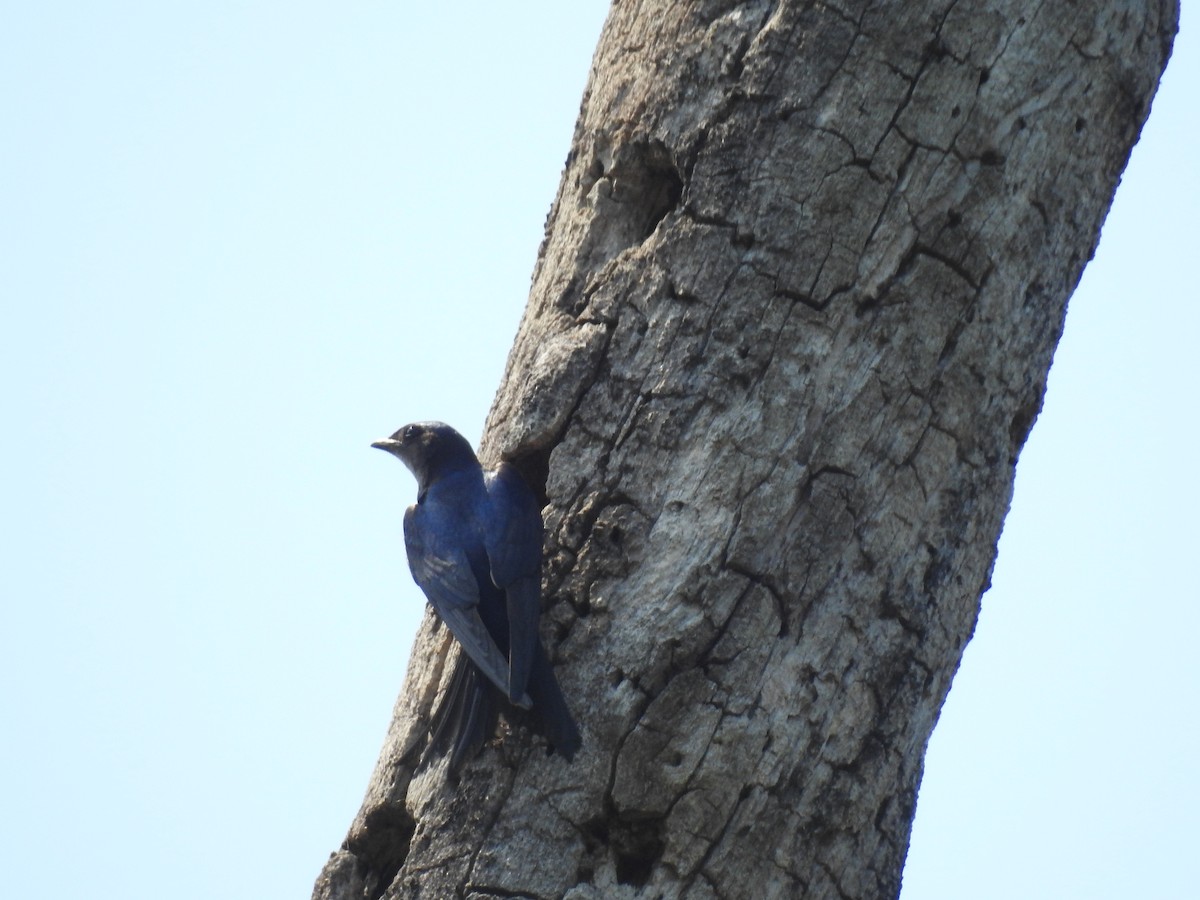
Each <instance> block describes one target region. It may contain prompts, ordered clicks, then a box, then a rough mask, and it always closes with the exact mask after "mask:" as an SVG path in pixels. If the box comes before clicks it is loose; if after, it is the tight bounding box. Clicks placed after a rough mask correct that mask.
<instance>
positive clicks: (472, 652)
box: [404, 506, 530, 709]
mask: <svg viewBox="0 0 1200 900" xmlns="http://www.w3.org/2000/svg"><path fill="white" fill-rule="evenodd" d="M423 519H424V517H422V516H421V514H420V512H419V507H416V506H410V507H409V508H408V511H407V512H406V513H405V514H404V543H405V546H406V547H407V548H408V566H409V569H411V570H412V576H413V580H414V581H416V582H417V584H418V585H420V587H421V590H422V591H424V592H425V596H426V597H427V598H429V602H430V603H432V604H433V608H434V609H435V610H437V614H438V616H440V617H441V620H442V621H443V622H445V623H446V627H447V628H449V629H450V633H451V634H453V635H454V637H455V638H457V639H458V642H459V643H460V644H462V648H463V650H465V651H466V653H467V656H469V657H470V658H471V661H472V662H473V663H475V665H476V666H478V667H479V670H480V671H481V672H483V674H484V675H485V676H487V678H488V680H489V681H491V682H492V683H493V684H495V685H496V687H497V688H499V689H500V690H501V691H503V692H504V693H505V694H506V695H509V699H510V700H512V702H513V703H515V704H516V705H518V706H521V707H523V708H525V709H528V708H529V706H530V700H529V696H528V694H526V693H525V691H524V689H523V688H522V690H521V691H520V692H518V693H517V696H516V697H515V698H514V697H512V692H511V691H510V690H509V666H508V660H506V659H505V658H504V654H503V653H502V652H501V651H500V648H499V647H497V646H496V642H495V641H494V640H492V636H491V635H490V634H488V630H487V627H486V626H485V625H484V624H483V619H481V618H480V617H479V585H478V584H476V582H475V576H474V575H473V574H472V573H471V563H470V561H469V560H468V559H467V555H466V553H464V552H463V550H462V548H461V547H460V546H458V545H457V544H456V542H455V541H453V540H450V539H447V537H446V536H445V535H443V534H442V533H441V532H440V531H439V530H438V529H437V528H431V527H428V525H427V523H426V522H425V521H424V520H423Z"/></svg>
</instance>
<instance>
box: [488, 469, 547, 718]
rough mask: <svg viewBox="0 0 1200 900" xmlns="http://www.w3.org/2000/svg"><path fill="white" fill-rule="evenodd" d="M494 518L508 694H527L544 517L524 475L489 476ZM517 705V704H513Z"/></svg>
mask: <svg viewBox="0 0 1200 900" xmlns="http://www.w3.org/2000/svg"><path fill="white" fill-rule="evenodd" d="M486 483H487V493H488V502H489V504H490V506H491V510H490V512H491V515H490V516H489V517H488V522H489V527H488V529H487V531H486V534H485V540H484V543H485V546H486V548H487V555H488V565H489V566H490V568H491V574H492V581H493V583H494V584H495V585H496V587H498V588H500V589H501V590H503V591H504V592H505V601H506V605H507V612H508V633H509V637H508V641H509V653H508V656H509V661H510V667H509V673H508V694H509V699H510V700H512V699H513V697H514V696H520V695H521V694H523V693H524V692H525V688H526V686H527V685H528V684H529V670H530V668H531V666H532V665H533V654H534V646H535V645H536V643H537V640H538V617H539V616H540V615H541V606H542V577H541V572H542V511H541V509H539V508H538V504H537V499H536V498H535V497H534V496H533V492H532V491H531V490H530V489H529V487H528V485H526V484H525V481H524V479H523V478H522V477H521V474H520V473H519V472H518V471H517V470H516V469H515V468H513V466H511V465H510V464H508V463H502V464H501V465H500V467H499V468H498V469H496V471H494V472H489V473H488V474H487V482H486ZM514 702H515V701H514Z"/></svg>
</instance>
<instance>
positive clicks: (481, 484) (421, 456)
mask: <svg viewBox="0 0 1200 900" xmlns="http://www.w3.org/2000/svg"><path fill="white" fill-rule="evenodd" d="M371 446H372V447H375V448H377V449H380V450H386V451H387V452H388V453H391V454H392V455H393V456H395V457H397V458H398V459H399V460H400V461H401V462H402V463H404V464H405V465H406V466H407V467H408V469H409V471H411V472H412V474H413V476H414V477H415V478H416V480H417V502H416V503H415V504H413V505H412V506H410V507H408V509H407V510H405V513H404V543H405V547H406V550H407V553H408V565H409V569H410V571H411V572H412V577H413V580H414V581H416V583H417V585H418V586H419V587H420V588H421V590H422V591H423V592H424V594H425V597H426V599H427V600H428V601H429V603H430V605H431V606H432V607H433V608H434V611H435V612H436V613H437V615H438V617H439V618H440V619H441V620H442V622H443V623H445V625H446V627H447V628H449V629H450V633H451V634H453V635H454V637H455V639H456V640H457V641H458V643H459V644H460V645H461V647H462V650H463V652H462V653H460V654H459V656H458V662H457V663H456V667H455V670H454V672H453V674H452V675H451V678H450V683H449V686H448V688H447V689H446V692H445V693H444V694H443V696H442V698H441V700H440V703H439V705H438V707H437V709H436V710H435V711H434V713H433V716H432V717H431V720H430V739H429V743H428V744H427V745H426V747H425V750H424V752H423V754H422V759H421V762H420V764H419V765H420V767H424V766H425V765H427V764H429V763H430V762H432V760H433V759H434V758H436V757H439V756H444V755H445V753H446V751H447V750H449V751H450V762H449V773H450V775H451V777H454V778H457V776H458V773H459V771H460V770H461V768H462V766H463V765H464V764H465V763H466V762H467V761H468V760H470V759H472V758H474V757H475V756H476V755H477V754H478V752H479V750H480V749H481V748H482V747H483V745H484V743H485V742H486V741H487V740H488V739H489V738H490V737H491V736H492V735H493V734H495V731H496V723H497V717H498V715H499V713H500V712H501V711H502V710H503V711H505V712H507V713H509V714H510V715H511V714H513V713H514V710H515V709H520V710H527V711H528V712H527V714H526V715H525V719H526V721H527V722H528V723H529V724H530V725H531V727H532V729H533V730H534V731H535V732H537V733H539V734H541V735H542V736H543V737H545V738H546V740H547V742H548V743H549V745H550V751H552V752H554V753H557V754H559V755H560V756H562V757H563V758H564V759H566V760H567V761H568V762H570V761H571V760H572V759H574V756H575V754H576V753H577V752H578V750H579V747H580V745H581V743H582V739H581V736H580V733H579V727H578V725H576V723H575V720H574V718H572V716H571V711H570V709H569V707H568V706H567V701H566V698H565V697H564V696H563V693H562V689H561V688H560V687H559V684H558V679H557V678H556V677H555V675H554V669H553V667H552V666H551V664H550V659H549V657H548V656H547V655H546V649H545V647H544V646H543V645H542V642H541V638H540V636H539V634H538V619H539V617H540V614H541V569H542V513H541V508H540V506H539V505H538V502H537V499H536V498H535V497H534V494H533V491H532V490H530V488H529V486H528V485H527V484H526V483H525V480H524V479H523V478H522V477H521V474H520V473H519V472H518V471H517V469H516V468H515V467H514V466H513V465H512V464H511V463H508V462H504V463H501V464H500V465H499V466H498V467H497V468H496V469H494V470H490V471H485V470H484V468H483V466H482V465H481V464H480V462H479V459H478V458H477V457H476V456H475V451H474V450H473V449H472V448H471V445H470V444H469V443H468V442H467V440H466V438H464V437H463V436H462V435H461V434H459V433H458V432H457V431H455V430H454V429H453V428H451V427H450V426H449V425H447V424H445V423H444V422H413V423H410V424H408V425H404V426H402V427H401V428H400V429H399V430H397V431H396V432H395V433H394V434H392V436H391V437H389V438H384V439H383V440H379V441H375V442H374V443H372V444H371ZM550 751H548V752H550Z"/></svg>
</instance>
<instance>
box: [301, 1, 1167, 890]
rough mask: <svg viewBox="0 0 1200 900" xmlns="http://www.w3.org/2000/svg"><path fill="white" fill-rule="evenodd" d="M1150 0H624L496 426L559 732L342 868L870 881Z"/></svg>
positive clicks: (1031, 413)
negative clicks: (559, 700)
mask: <svg viewBox="0 0 1200 900" xmlns="http://www.w3.org/2000/svg"><path fill="white" fill-rule="evenodd" d="M1177 18H1178V9H1177V7H1176V5H1175V3H1174V2H1171V0H1157V2H1149V3H1145V4H1142V3H1137V4H1130V3H1124V2H1116V0H1108V2H1101V0H1093V2H1083V3H1075V4H1030V3H1020V2H1003V0H992V2H944V0H942V2H929V0H922V2H910V3H905V4H884V5H880V6H870V5H868V4H865V3H860V2H854V0H842V2H835V3H804V2H796V3H792V2H748V3H734V2H728V0H709V2H695V0H693V2H672V3H667V2H665V0H641V2H637V3H634V2H631V0H625V2H617V3H615V4H614V6H613V9H612V11H611V12H610V15H609V20H608V22H607V24H606V26H605V30H604V33H603V35H602V37H601V40H600V44H599V47H598V49H597V52H596V57H595V60H594V65H593V71H592V75H591V79H590V81H589V85H588V89H587V92H586V94H585V97H584V102H583V107H582V111H581V114H580V119H579V122H578V125H577V127H576V132H575V137H574V141H573V143H572V149H571V152H570V155H569V157H568V160H567V166H566V170H565V172H564V175H563V179H562V183H561V187H560V189H559V194H558V197H557V199H556V200H555V203H554V206H553V209H552V211H551V215H550V218H549V220H548V224H547V236H546V240H545V242H544V244H543V246H542V248H541V251H540V253H539V259H538V263H537V268H536V270H535V274H534V280H533V287H532V291H531V295H530V300H529V305H528V308H527V310H526V313H525V317H524V320H523V322H522V325H521V328H520V332H519V334H518V336H517V339H516V343H515V346H514V348H513V350H512V354H511V356H510V359H509V364H508V369H507V372H506V373H505V377H504V381H503V383H502V385H501V387H500V391H499V393H498V395H497V398H496V401H495V404H494V406H493V409H492V413H491V416H490V418H489V423H488V427H487V430H486V435H487V436H486V438H485V446H484V448H483V452H484V455H485V457H488V458H490V459H492V460H495V459H497V458H500V457H504V458H508V459H512V460H514V461H515V462H517V463H518V464H519V465H520V466H521V467H522V468H523V470H524V471H525V473H526V475H527V476H528V477H529V478H530V480H531V481H532V482H533V483H534V484H535V485H536V486H537V487H538V488H539V489H540V490H542V492H543V496H544V498H545V501H546V507H545V519H546V566H545V586H546V591H545V596H546V604H547V609H546V615H545V619H544V625H543V633H544V636H545V638H546V639H547V641H548V645H549V646H550V647H551V648H552V652H553V653H554V656H555V658H556V662H557V667H558V671H559V673H560V678H561V680H562V684H563V688H564V690H565V691H566V693H567V696H568V697H569V698H571V702H572V705H573V708H574V709H575V711H576V713H577V715H578V718H579V720H580V722H581V725H582V727H583V731H584V740H585V744H584V749H583V752H582V753H581V755H580V757H579V758H578V759H577V760H576V762H575V763H574V764H573V765H567V764H565V763H564V762H562V761H561V760H560V759H557V758H547V757H546V756H545V755H544V753H543V751H542V748H541V747H540V746H538V744H537V742H536V741H535V740H533V739H531V738H530V736H529V735H528V734H527V733H526V732H524V731H523V730H521V729H520V728H515V729H512V730H510V731H509V732H508V733H507V734H506V735H505V736H504V739H503V741H501V742H498V743H497V744H495V745H493V746H491V747H489V748H488V749H486V750H485V751H484V753H483V754H482V755H481V757H480V758H479V759H478V760H476V761H475V762H474V763H472V764H471V765H470V766H468V767H467V769H466V771H465V773H464V775H463V778H462V781H461V783H460V784H459V785H458V786H457V788H455V787H453V786H450V785H448V784H447V783H446V782H445V780H444V778H443V774H442V772H441V770H440V769H435V770H434V771H432V772H428V773H422V774H421V775H420V776H416V777H414V775H413V764H414V760H415V756H416V753H417V752H418V751H419V749H420V747H421V745H422V742H423V740H424V734H425V731H424V729H425V726H426V723H427V719H428V714H429V709H430V706H431V704H432V702H433V699H434V697H435V695H436V691H437V688H438V685H439V682H440V680H441V678H442V676H443V674H444V672H445V671H447V670H448V667H445V665H444V663H445V656H446V653H447V651H448V648H449V644H448V641H447V639H446V638H445V635H444V634H443V633H442V632H441V631H440V630H439V629H438V628H437V627H436V624H435V623H434V622H433V620H432V618H431V617H430V616H427V617H426V622H425V624H424V626H423V627H422V630H421V633H420V634H419V636H418V640H417V644H416V647H415V649H414V652H413V659H412V663H411V665H410V669H409V673H408V677H407V680H406V683H405V686H404V690H403V692H402V694H401V697H400V699H399V701H398V703H397V707H396V712H395V717H394V721H393V724H392V727H391V730H390V733H389V735H388V738H387V741H386V743H385V746H384V748H383V751H382V754H381V756H380V760H379V763H378V766H377V768H376V771H375V774H374V776H373V778H372V780H371V783H370V786H369V788H368V791H367V797H366V799H365V801H364V804H363V807H362V810H361V811H360V813H359V815H358V817H357V818H356V819H355V821H354V823H353V825H352V826H351V829H350V833H349V836H348V837H347V839H346V842H345V844H344V846H343V848H342V849H341V850H340V851H338V852H337V853H335V854H334V855H333V856H332V857H331V859H330V861H329V863H328V865H327V866H326V868H325V871H324V872H323V873H322V874H321V876H320V878H319V879H318V882H317V886H316V890H315V893H314V896H315V897H317V898H325V900H334V898H337V900H344V898H352V897H353V898H364V897H365V898H377V897H381V896H382V897H388V898H399V897H437V898H442V897H538V898H549V897H570V898H574V900H584V898H600V897H617V898H620V897H694V898H708V897H720V898H739V897H747V898H748V897H754V898H762V897H784V896H788V897H791V896H804V897H812V898H824V897H836V898H848V897H853V898H873V897H892V896H895V895H896V894H897V893H898V891H899V883H900V873H901V869H902V866H903V861H904V856H905V852H906V850H907V846H908V838H909V829H910V824H911V820H912V815H913V810H914V804H915V796H916V790H917V786H918V783H919V781H920V776H921V766H922V758H923V755H924V751H925V746H926V742H927V740H928V738H929V735H930V732H931V730H932V728H933V726H934V723H935V722H936V720H937V716H938V711H939V709H940V707H941V704H942V701H943V699H944V697H945V695H946V692H947V690H948V688H949V685H950V680H951V677H952V676H953V674H954V671H955V669H956V667H957V665H958V662H959V659H960V656H961V653H962V650H963V647H964V645H965V644H966V642H967V640H968V639H969V637H970V635H971V632H972V629H973V627H974V624H975V620H976V614H977V611H978V604H979V598H980V595H981V593H982V592H983V591H984V590H985V589H986V587H987V584H988V578H989V574H990V571H991V567H992V562H993V559H994V555H995V546H996V539H997V537H998V535H999V532H1000V528H1001V525H1002V522H1003V519H1004V514H1005V512H1006V511H1007V508H1008V504H1009V499H1010V495H1011V491H1012V482H1013V472H1014V466H1015V463H1016V459H1017V455H1018V453H1019V451H1020V448H1021V446H1022V444H1023V443H1024V441H1025V437H1026V435H1027V434H1028V432H1029V429H1030V427H1031V425H1032V423H1033V420H1034V418H1035V417H1036V415H1037V412H1038V410H1039V408H1040V406H1041V401H1042V395H1043V391H1044V386H1045V377H1046V373H1047V370H1048V368H1049V365H1050V362H1051V357H1052V354H1053V352H1054V347H1055V344H1056V343H1057V340H1058V336H1059V334H1060V331H1061V328H1062V323H1063V316H1064V312H1065V308H1066V302H1067V298H1068V297H1069V295H1070V293H1071V291H1072V290H1073V288H1074V287H1075V284H1076V283H1077V281H1078V279H1079V276H1080V273H1081V271H1082V268H1083V266H1084V264H1085V262H1086V261H1087V260H1088V259H1089V258H1090V257H1091V253H1092V251H1093V249H1094V247H1095V243H1096V241H1097V239H1098V235H1099V229H1100V225H1101V222H1102V221H1103V218H1104V215H1105V213H1106V212H1107V210H1108V206H1109V203H1110V201H1111V198H1112V194H1113V191H1114V190H1115V187H1116V184H1117V181H1118V178H1119V176H1120V173H1121V170H1122V169H1123V167H1124V164H1125V161H1126V159H1127V157H1128V154H1129V151H1130V148H1131V147H1132V145H1133V143H1134V142H1135V140H1136V138H1137V135H1138V133H1139V130H1140V128H1141V125H1142V123H1143V121H1144V119H1145V116H1146V115H1147V114H1148V111H1149V106H1150V100H1151V98H1152V96H1153V93H1154V90H1155V87H1156V85H1157V82H1158V79H1159V76H1160V74H1161V72H1162V69H1163V67H1164V66H1165V64H1166V59H1167V56H1168V54H1169V50H1170V45H1171V40H1172V38H1173V35H1174V33H1175V28H1176V23H1177Z"/></svg>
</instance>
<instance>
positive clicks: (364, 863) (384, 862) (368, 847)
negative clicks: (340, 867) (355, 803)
mask: <svg viewBox="0 0 1200 900" xmlns="http://www.w3.org/2000/svg"><path fill="white" fill-rule="evenodd" d="M416 828H417V823H416V822H415V821H413V818H412V816H410V815H409V814H408V813H407V812H406V811H405V809H404V807H403V806H400V805H393V804H389V805H387V806H379V807H376V808H374V809H372V810H371V811H370V812H368V813H367V815H366V821H365V823H364V827H363V828H362V830H361V831H360V832H358V834H357V835H356V836H354V837H352V838H350V839H348V840H347V841H346V844H345V849H346V850H348V851H350V852H351V853H353V854H354V856H355V858H356V859H357V860H358V867H359V869H360V872H361V874H362V879H363V884H364V886H365V891H366V897H367V900H379V898H380V897H382V896H383V895H384V892H386V891H387V889H388V887H389V886H390V885H391V883H392V881H393V880H394V879H395V877H396V873H397V872H399V871H400V867H401V866H402V865H404V860H405V859H407V858H408V848H409V846H410V845H411V844H412V839H413V835H414V834H415V833H416Z"/></svg>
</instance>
